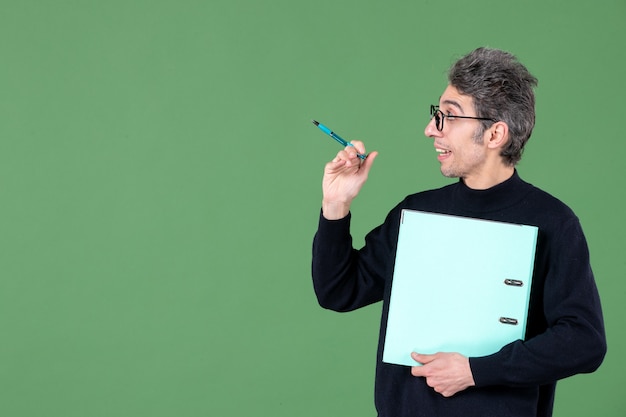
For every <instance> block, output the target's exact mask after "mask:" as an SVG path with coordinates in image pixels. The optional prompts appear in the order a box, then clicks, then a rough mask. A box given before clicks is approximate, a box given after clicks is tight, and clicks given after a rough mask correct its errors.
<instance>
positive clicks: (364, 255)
mask: <svg viewBox="0 0 626 417" xmlns="http://www.w3.org/2000/svg"><path fill="white" fill-rule="evenodd" d="M350 220H351V214H348V216H346V217H345V218H343V219H339V220H327V219H325V218H324V216H322V215H321V214H320V219H319V225H318V230H317V233H316V234H315V237H314V239H313V258H312V277H313V287H314V289H315V294H316V296H317V299H318V302H319V304H320V305H321V306H322V307H324V308H327V309H331V310H335V311H342V312H344V311H351V310H355V309H358V308H361V307H364V306H366V305H369V304H372V303H375V302H378V301H381V300H382V299H383V293H384V287H385V278H384V271H385V268H386V260H387V259H388V256H386V254H385V255H380V256H376V255H375V253H376V252H379V251H381V250H383V251H384V247H385V245H380V244H379V239H377V238H376V236H377V235H378V234H379V233H380V232H379V231H380V229H381V227H380V226H379V227H378V228H377V229H374V230H373V231H372V232H370V233H369V234H368V236H367V237H366V245H365V247H364V248H362V249H361V250H356V249H354V248H353V246H352V236H351V235H350ZM368 242H369V243H368Z"/></svg>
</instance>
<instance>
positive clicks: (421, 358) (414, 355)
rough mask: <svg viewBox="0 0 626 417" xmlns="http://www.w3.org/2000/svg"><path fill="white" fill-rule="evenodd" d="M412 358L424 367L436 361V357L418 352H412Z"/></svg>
mask: <svg viewBox="0 0 626 417" xmlns="http://www.w3.org/2000/svg"><path fill="white" fill-rule="evenodd" d="M411 358H413V360H414V361H415V362H419V363H421V364H422V365H426V364H427V363H430V362H432V361H434V360H435V355H422V354H420V353H417V352H412V353H411Z"/></svg>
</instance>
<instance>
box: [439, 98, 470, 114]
mask: <svg viewBox="0 0 626 417" xmlns="http://www.w3.org/2000/svg"><path fill="white" fill-rule="evenodd" d="M442 104H447V105H449V106H452V107H456V108H457V109H459V111H460V112H461V114H465V112H464V111H463V107H461V105H460V104H459V102H458V101H455V100H444V101H443V102H442Z"/></svg>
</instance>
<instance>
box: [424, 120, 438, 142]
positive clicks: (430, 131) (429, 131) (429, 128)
mask: <svg viewBox="0 0 626 417" xmlns="http://www.w3.org/2000/svg"><path fill="white" fill-rule="evenodd" d="M424 134H425V135H426V137H429V138H434V137H437V136H440V135H441V132H440V131H439V130H438V129H437V125H436V124H435V118H434V117H433V118H431V119H430V122H428V124H427V125H426V128H425V129H424Z"/></svg>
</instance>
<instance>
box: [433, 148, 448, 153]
mask: <svg viewBox="0 0 626 417" xmlns="http://www.w3.org/2000/svg"><path fill="white" fill-rule="evenodd" d="M435 151H437V152H439V153H448V152H450V151H448V150H445V149H439V148H435Z"/></svg>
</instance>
